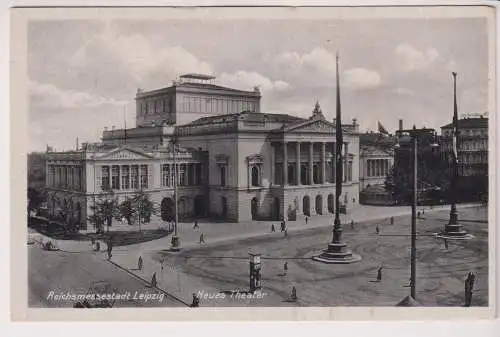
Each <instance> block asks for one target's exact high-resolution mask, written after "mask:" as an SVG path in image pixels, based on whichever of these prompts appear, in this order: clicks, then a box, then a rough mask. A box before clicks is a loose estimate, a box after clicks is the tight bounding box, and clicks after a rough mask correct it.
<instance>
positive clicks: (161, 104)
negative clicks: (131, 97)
mask: <svg viewBox="0 0 500 337" xmlns="http://www.w3.org/2000/svg"><path fill="white" fill-rule="evenodd" d="M260 98H261V94H260V91H259V89H258V88H257V87H255V88H254V89H253V91H243V90H237V89H232V88H226V87H222V86H219V85H216V84H215V76H211V75H202V74H185V75H182V76H180V77H179V80H176V81H173V83H172V85H171V86H169V87H166V88H162V89H156V90H150V91H144V90H142V89H140V88H139V89H137V94H136V97H135V100H136V125H137V127H141V126H153V125H157V126H159V125H165V124H166V125H183V124H187V123H190V122H192V121H194V120H196V119H199V118H202V117H209V116H215V115H221V114H231V113H240V112H243V111H252V112H260Z"/></svg>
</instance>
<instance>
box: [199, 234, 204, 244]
mask: <svg viewBox="0 0 500 337" xmlns="http://www.w3.org/2000/svg"><path fill="white" fill-rule="evenodd" d="M200 243H205V234H203V233H201V234H200Z"/></svg>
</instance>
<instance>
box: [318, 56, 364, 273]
mask: <svg viewBox="0 0 500 337" xmlns="http://www.w3.org/2000/svg"><path fill="white" fill-rule="evenodd" d="M336 61H337V63H336V71H337V74H336V75H337V101H336V103H337V104H336V108H337V116H336V119H335V137H336V149H335V152H336V153H335V155H336V160H335V220H334V225H333V238H332V242H331V243H329V244H328V248H326V249H325V250H323V252H322V253H321V254H319V255H317V256H313V258H312V259H313V260H315V261H318V262H323V263H328V264H348V263H353V262H358V261H360V260H361V256H360V255H358V254H353V253H352V252H351V250H350V249H348V248H347V244H346V243H345V242H342V224H341V222H340V195H341V194H342V178H343V174H342V165H343V160H344V158H343V156H342V147H343V144H344V138H343V135H342V115H341V111H340V80H339V56H338V54H337V60H336Z"/></svg>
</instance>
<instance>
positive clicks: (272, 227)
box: [271, 224, 276, 233]
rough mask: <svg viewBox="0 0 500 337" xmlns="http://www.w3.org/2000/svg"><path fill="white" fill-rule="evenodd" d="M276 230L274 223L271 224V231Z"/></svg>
mask: <svg viewBox="0 0 500 337" xmlns="http://www.w3.org/2000/svg"><path fill="white" fill-rule="evenodd" d="M274 232H276V228H275V227H274V224H271V233H274Z"/></svg>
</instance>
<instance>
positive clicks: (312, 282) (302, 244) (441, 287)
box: [154, 208, 488, 306]
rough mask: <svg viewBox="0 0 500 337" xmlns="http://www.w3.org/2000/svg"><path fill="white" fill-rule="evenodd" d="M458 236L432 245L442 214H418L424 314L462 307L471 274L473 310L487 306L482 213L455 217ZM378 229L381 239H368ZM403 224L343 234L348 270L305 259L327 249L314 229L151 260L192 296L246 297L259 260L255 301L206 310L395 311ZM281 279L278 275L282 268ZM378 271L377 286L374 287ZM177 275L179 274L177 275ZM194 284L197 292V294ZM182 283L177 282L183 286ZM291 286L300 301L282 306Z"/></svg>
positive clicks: (404, 263)
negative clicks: (462, 234) (256, 256)
mask: <svg viewBox="0 0 500 337" xmlns="http://www.w3.org/2000/svg"><path fill="white" fill-rule="evenodd" d="M460 216H461V218H462V219H464V220H471V221H470V222H465V221H464V225H465V228H466V229H467V230H468V231H469V232H470V233H471V234H473V235H474V236H475V238H474V239H472V240H465V241H449V247H448V249H445V247H444V242H443V241H442V240H439V239H436V238H435V237H434V235H433V234H434V233H435V232H439V230H440V229H441V228H442V227H443V225H444V224H445V223H446V221H447V217H448V212H447V211H441V212H436V213H428V214H425V215H424V216H423V217H425V218H423V219H420V220H418V232H419V233H420V234H421V235H420V236H419V238H418V239H417V282H416V289H417V300H418V301H420V303H421V304H422V305H424V306H461V305H463V298H464V294H463V291H464V290H463V289H464V282H463V281H464V279H465V277H466V275H467V273H468V272H469V271H472V272H474V273H476V275H477V279H476V285H475V292H474V296H473V301H472V305H473V306H487V305H488V302H487V301H488V244H487V237H488V236H487V223H486V216H487V209H486V208H470V209H466V210H462V211H461V212H460ZM376 224H379V226H380V235H377V234H376V233H375V226H376ZM409 224H410V218H409V217H408V216H404V217H399V218H396V219H395V223H394V225H390V224H388V223H386V222H384V221H375V222H373V221H372V222H368V223H365V224H362V225H356V226H355V228H354V230H352V229H350V228H349V226H346V227H347V228H345V229H344V241H345V242H347V243H348V244H349V247H350V248H351V249H352V250H353V251H354V252H356V253H358V254H361V256H362V258H363V260H362V261H361V262H358V263H355V264H350V265H326V264H322V263H318V262H315V261H312V260H311V257H312V256H313V255H315V254H318V253H319V252H321V250H322V249H324V248H326V245H327V243H328V242H329V241H331V229H328V228H315V229H311V230H306V231H301V232H297V233H292V234H289V235H288V236H287V237H285V236H284V235H283V233H279V232H277V233H272V234H269V235H268V236H266V237H254V238H248V239H243V240H238V241H231V242H228V243H220V244H215V245H210V246H206V247H203V246H201V247H200V248H193V249H185V250H184V251H182V253H180V254H172V253H168V252H165V251H159V252H157V254H156V256H155V257H154V258H155V259H157V260H161V259H164V263H165V264H168V265H173V266H176V268H177V269H178V270H180V271H181V272H182V273H184V274H186V275H187V276H186V280H187V279H189V277H190V278H191V279H196V280H197V282H195V281H194V280H193V281H192V284H196V285H197V288H195V289H190V291H191V292H198V291H201V293H203V292H214V290H213V289H217V290H218V291H223V292H226V293H227V292H228V291H231V290H236V289H240V290H242V289H248V252H249V251H252V252H259V253H261V254H262V283H263V289H262V292H263V293H265V296H264V297H263V298H260V299H249V300H241V299H240V300H237V301H235V300H232V299H231V298H228V297H227V296H226V298H225V299H224V300H221V299H220V298H217V299H207V300H206V301H205V302H203V300H202V305H205V306H226V305H229V306H249V305H250V306H290V305H294V306H296V305H298V306H394V305H395V304H396V303H397V302H399V300H401V299H403V298H404V297H405V296H406V295H408V294H409V288H408V283H409V276H410V271H409V269H410V266H409V264H410V263H409V258H410V252H409V243H410V239H409V236H408V234H409ZM285 261H287V262H288V271H287V273H286V275H285V273H284V271H283V264H284V262H285ZM380 266H382V268H383V272H382V275H383V277H382V281H381V282H376V281H375V280H376V276H377V269H378V267H380ZM177 272H179V271H177ZM200 282H201V284H202V285H201V286H200ZM186 283H187V282H183V284H186ZM293 286H295V287H296V290H297V294H298V297H299V300H298V301H297V302H296V303H290V302H287V301H286V300H287V298H288V297H289V294H290V291H291V289H292V287H293Z"/></svg>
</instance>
